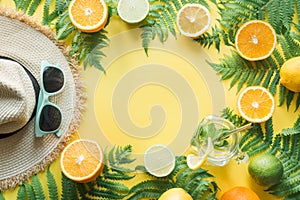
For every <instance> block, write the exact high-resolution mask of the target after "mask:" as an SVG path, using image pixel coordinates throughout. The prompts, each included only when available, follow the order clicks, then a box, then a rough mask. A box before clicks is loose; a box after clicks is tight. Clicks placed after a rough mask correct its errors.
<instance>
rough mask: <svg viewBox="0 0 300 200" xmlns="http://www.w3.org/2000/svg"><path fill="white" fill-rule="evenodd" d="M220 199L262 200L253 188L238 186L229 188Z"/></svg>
mask: <svg viewBox="0 0 300 200" xmlns="http://www.w3.org/2000/svg"><path fill="white" fill-rule="evenodd" d="M220 200H260V198H259V197H258V196H257V194H256V193H255V192H254V191H252V190H251V189H249V188H246V187H242V186H236V187H233V188H231V189H229V190H227V191H226V192H225V193H224V194H223V195H222V196H221V199H220Z"/></svg>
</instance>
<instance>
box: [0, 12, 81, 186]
mask: <svg viewBox="0 0 300 200" xmlns="http://www.w3.org/2000/svg"><path fill="white" fill-rule="evenodd" d="M0 24H1V26H0V44H1V48H0V56H5V57H9V58H12V59H14V60H16V61H18V62H19V63H21V64H22V65H23V66H25V67H26V68H27V69H28V70H29V71H30V72H31V73H32V74H33V75H34V77H35V78H36V79H37V81H38V82H39V83H40V77H39V76H40V64H41V61H42V60H47V61H48V62H49V63H53V64H55V65H60V66H61V68H62V69H63V70H64V72H65V74H66V81H67V82H66V85H65V88H64V90H63V92H62V93H60V94H58V95H56V96H55V97H52V98H51V99H50V100H51V102H53V103H55V104H56V105H58V106H59V107H60V108H61V109H62V113H63V124H62V127H61V132H62V134H63V135H62V137H60V138H58V137H56V136H55V135H54V134H50V135H47V136H44V137H42V138H36V137H35V134H34V122H35V118H33V120H31V121H30V122H29V123H28V124H27V125H26V126H25V127H24V128H23V129H22V130H21V131H19V132H18V133H17V134H14V135H13V136H10V137H8V138H4V139H0V163H1V165H0V190H2V191H3V190H6V189H8V188H14V187H16V186H17V185H18V184H21V183H22V182H24V181H26V180H28V179H29V178H30V177H31V176H32V175H34V174H36V173H38V172H40V171H42V170H44V169H45V168H46V167H47V166H48V165H49V164H50V163H51V162H52V161H53V160H54V159H55V158H56V157H57V156H58V155H59V153H60V152H61V150H62V148H63V147H64V145H65V143H66V142H67V141H68V140H69V139H70V136H71V135H72V134H73V133H74V132H75V131H76V130H77V128H78V125H79V121H80V116H81V112H82V111H83V109H84V102H85V99H86V96H85V90H84V84H83V82H82V79H81V78H80V68H79V66H78V65H77V62H76V60H74V59H71V60H67V54H68V52H67V48H66V47H65V46H64V45H63V44H61V43H58V42H56V41H55V39H54V35H53V33H52V32H51V30H50V29H48V28H47V27H43V26H41V25H40V24H39V23H36V22H34V20H33V19H32V18H30V17H28V16H26V15H24V14H21V13H17V12H15V11H13V10H8V9H5V8H0Z"/></svg>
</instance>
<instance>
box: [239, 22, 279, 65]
mask: <svg viewBox="0 0 300 200" xmlns="http://www.w3.org/2000/svg"><path fill="white" fill-rule="evenodd" d="M276 43H277V39H276V32H275V30H274V29H273V27H272V26H271V25H270V24H269V23H267V22H265V21H261V20H251V21H249V22H247V23H245V24H243V25H242V26H241V27H240V28H239V30H238V31H237V33H236V36H235V47H236V50H237V52H238V53H239V55H240V56H241V57H243V58H245V59H246V60H249V61H257V60H263V59H265V58H267V57H269V56H270V55H271V54H272V53H273V51H274V49H275V47H276Z"/></svg>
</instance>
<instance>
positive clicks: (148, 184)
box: [130, 179, 174, 194]
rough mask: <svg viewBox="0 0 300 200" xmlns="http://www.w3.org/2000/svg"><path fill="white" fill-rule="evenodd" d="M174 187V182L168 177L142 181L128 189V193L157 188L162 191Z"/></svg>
mask: <svg viewBox="0 0 300 200" xmlns="http://www.w3.org/2000/svg"><path fill="white" fill-rule="evenodd" d="M173 187H174V183H173V182H172V181H171V180H168V179H154V180H146V181H142V182H140V183H138V184H136V185H135V186H133V187H132V188H131V189H130V194H134V193H137V192H141V191H147V190H157V191H161V192H164V191H166V190H168V189H170V188H173Z"/></svg>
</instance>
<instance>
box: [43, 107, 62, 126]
mask: <svg viewBox="0 0 300 200" xmlns="http://www.w3.org/2000/svg"><path fill="white" fill-rule="evenodd" d="M61 117H62V116H61V112H60V111H59V110H58V109H57V108H56V107H54V106H51V105H46V106H45V107H44V108H43V110H42V112H41V116H40V122H39V123H40V129H41V130H42V131H54V130H57V129H58V128H59V126H60V124H61V120H62V119H61Z"/></svg>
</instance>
